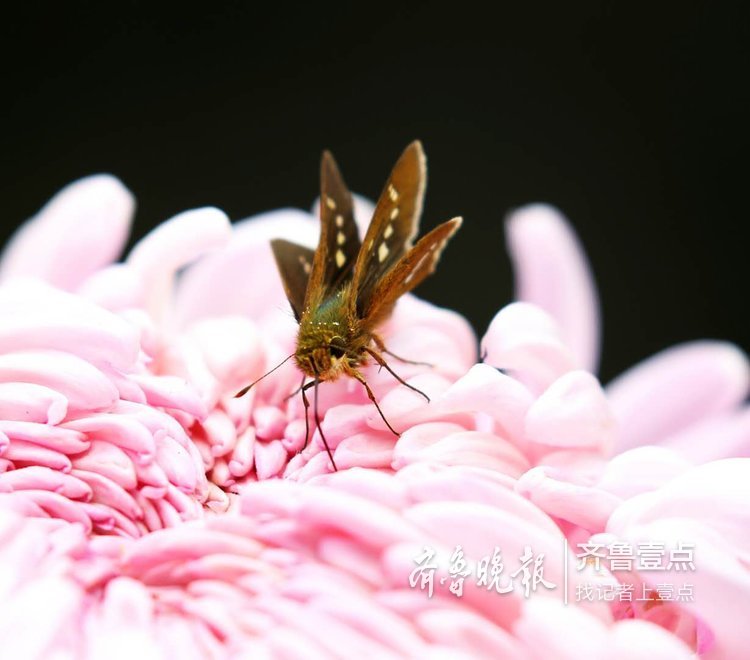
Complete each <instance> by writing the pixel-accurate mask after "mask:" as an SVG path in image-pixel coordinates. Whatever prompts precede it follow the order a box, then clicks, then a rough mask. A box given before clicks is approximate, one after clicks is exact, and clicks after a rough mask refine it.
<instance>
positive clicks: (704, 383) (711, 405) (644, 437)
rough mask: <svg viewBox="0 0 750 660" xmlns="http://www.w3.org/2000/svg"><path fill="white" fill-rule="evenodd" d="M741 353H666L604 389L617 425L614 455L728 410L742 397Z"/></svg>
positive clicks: (700, 346)
mask: <svg viewBox="0 0 750 660" xmlns="http://www.w3.org/2000/svg"><path fill="white" fill-rule="evenodd" d="M749 384H750V366H749V365H748V360H747V357H746V356H745V354H744V353H743V352H742V351H740V350H739V349H738V348H737V347H736V346H733V345H732V344H728V343H724V342H716V341H697V342H691V343H688V344H682V345H680V346H675V347H673V348H669V349H667V350H665V351H662V352H661V353H658V354H656V355H655V356H653V357H651V358H649V359H648V360H646V361H644V362H642V363H640V364H639V365H637V366H635V367H633V368H632V369H630V370H629V371H626V372H625V373H624V374H622V375H621V376H619V377H618V378H616V379H615V380H614V381H613V382H612V383H610V384H609V385H608V386H607V396H608V398H609V400H610V402H611V405H612V410H613V411H614V413H615V416H616V417H617V419H618V421H619V424H620V438H619V441H618V449H619V450H620V451H622V450H624V449H629V448H631V447H637V446H639V445H643V444H654V443H658V442H660V441H661V440H663V439H664V438H665V437H667V436H670V435H672V434H675V433H677V432H680V431H682V430H684V429H686V428H688V427H690V426H691V425H693V424H696V423H697V422H700V421H702V420H704V419H707V418H710V417H713V416H714V415H718V414H720V413H723V412H726V411H729V410H731V409H732V408H734V407H736V406H738V405H739V404H740V403H741V402H742V401H743V400H744V399H745V397H746V396H747V393H748V385H749Z"/></svg>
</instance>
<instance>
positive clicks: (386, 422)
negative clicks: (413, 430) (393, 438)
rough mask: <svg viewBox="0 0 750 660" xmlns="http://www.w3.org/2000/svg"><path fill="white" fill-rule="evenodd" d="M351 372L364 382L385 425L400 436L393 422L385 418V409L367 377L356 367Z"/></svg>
mask: <svg viewBox="0 0 750 660" xmlns="http://www.w3.org/2000/svg"><path fill="white" fill-rule="evenodd" d="M350 373H351V375H352V376H353V377H354V378H356V379H357V380H358V381H359V382H360V383H362V385H364V387H365V391H366V392H367V396H368V397H369V398H370V401H372V402H373V403H374V404H375V408H376V409H377V411H378V413H379V414H380V417H381V418H382V420H383V421H384V422H385V425H386V426H387V427H388V428H389V429H390V431H391V433H393V435H397V436H400V435H401V434H400V433H399V432H398V431H397V430H396V429H394V428H393V427H392V426H391V423H390V422H389V421H388V420H387V419H386V418H385V415H384V414H383V411H382V410H381V409H380V406H379V405H378V400H377V399H376V398H375V394H374V393H373V391H372V390H371V389H370V386H369V385H368V384H367V381H366V380H365V377H364V376H363V375H362V374H361V373H359V371H357V370H356V369H353V370H352V371H351V372H350Z"/></svg>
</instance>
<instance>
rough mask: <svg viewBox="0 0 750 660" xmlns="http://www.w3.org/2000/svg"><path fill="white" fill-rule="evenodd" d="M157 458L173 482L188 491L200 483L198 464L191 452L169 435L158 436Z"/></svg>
mask: <svg viewBox="0 0 750 660" xmlns="http://www.w3.org/2000/svg"><path fill="white" fill-rule="evenodd" d="M156 460H157V461H158V462H159V465H161V467H162V468H163V469H164V473H165V474H166V475H167V478H168V479H169V481H170V482H171V483H173V484H174V485H175V486H177V487H178V488H180V489H181V490H183V491H184V492H186V493H192V492H193V491H194V490H195V488H196V486H197V483H198V478H197V472H198V470H199V468H198V466H196V464H195V463H194V461H193V457H192V456H191V455H190V453H189V452H188V451H187V450H186V449H185V448H184V447H183V446H182V445H180V444H179V443H178V442H177V441H176V440H174V439H173V438H170V437H169V436H168V435H164V434H160V435H158V436H157V437H156Z"/></svg>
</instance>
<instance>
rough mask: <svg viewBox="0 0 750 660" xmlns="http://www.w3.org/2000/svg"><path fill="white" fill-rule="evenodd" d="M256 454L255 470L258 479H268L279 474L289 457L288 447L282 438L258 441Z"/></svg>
mask: <svg viewBox="0 0 750 660" xmlns="http://www.w3.org/2000/svg"><path fill="white" fill-rule="evenodd" d="M254 454H255V472H256V474H257V475H258V479H268V478H270V477H273V476H276V475H277V474H279V473H280V472H281V470H282V469H283V468H284V465H285V463H286V459H287V453H286V449H284V446H283V445H282V444H281V441H280V440H271V442H256V443H255V448H254Z"/></svg>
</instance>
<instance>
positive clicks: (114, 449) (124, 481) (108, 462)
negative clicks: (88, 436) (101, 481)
mask: <svg viewBox="0 0 750 660" xmlns="http://www.w3.org/2000/svg"><path fill="white" fill-rule="evenodd" d="M73 466H74V467H75V468H76V469H78V470H85V471H87V472H94V473H96V474H100V475H102V476H103V477H106V478H107V479H110V480H111V481H114V482H115V483H116V484H119V485H120V486H122V487H123V488H124V489H126V490H133V489H135V487H136V484H137V481H138V480H137V478H136V476H135V468H134V467H133V461H132V460H131V459H130V457H129V456H128V454H127V453H126V452H125V451H123V450H122V449H120V448H119V447H118V446H116V445H113V444H112V443H109V442H106V441H104V440H93V441H92V442H91V446H90V447H89V450H88V451H87V452H85V453H84V454H81V455H80V456H76V457H75V458H74V459H73Z"/></svg>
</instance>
